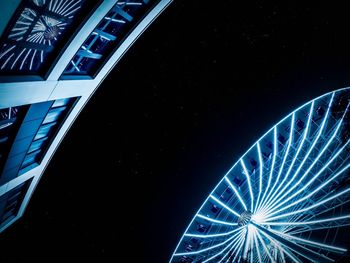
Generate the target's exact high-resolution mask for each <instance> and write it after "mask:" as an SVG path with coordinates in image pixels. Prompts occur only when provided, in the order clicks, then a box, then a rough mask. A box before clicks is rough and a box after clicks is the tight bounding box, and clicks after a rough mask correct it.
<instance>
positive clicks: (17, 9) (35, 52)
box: [0, 0, 171, 232]
mask: <svg viewBox="0 0 350 263" xmlns="http://www.w3.org/2000/svg"><path fill="white" fill-rule="evenodd" d="M170 2H171V0H132V1H131V0H123V1H121V0H100V1H99V0H95V1H90V0H89V1H88V0H22V1H21V0H11V1H6V0H5V1H1V2H0V10H1V13H2V19H1V22H0V34H1V39H0V232H1V231H3V230H4V229H6V228H7V227H8V226H9V225H11V224H12V223H13V222H14V221H16V220H17V219H18V218H19V217H21V215H22V214H23V212H24V210H25V208H26V206H27V204H28V201H29V199H30V197H31V195H32V193H33V191H34V189H35V187H36V185H37V183H38V181H39V179H40V177H41V176H42V174H43V171H44V170H45V167H46V166H47V164H48V162H49V161H50V159H51V157H52V155H53V153H54V152H55V150H56V148H57V147H58V145H59V143H60V141H61V140H62V138H63V137H64V135H65V133H66V132H67V130H68V129H69V127H70V126H71V125H72V123H73V121H74V119H75V118H76V117H77V115H78V114H79V112H80V111H81V109H82V108H83V106H84V105H85V104H86V102H87V101H88V100H89V98H90V96H91V95H92V94H93V93H94V91H95V90H96V89H97V87H98V86H99V84H100V83H101V82H102V81H103V79H104V78H105V77H106V75H107V74H108V73H109V71H110V70H111V69H112V68H113V66H114V65H115V64H116V63H117V62H118V61H119V59H120V58H121V57H122V56H123V54H124V53H125V52H126V51H127V50H128V48H129V47H130V46H131V45H132V44H133V43H134V41H135V40H136V39H137V38H138V37H139V36H140V34H142V32H143V31H144V30H145V29H146V28H147V27H148V26H149V25H150V24H151V22H152V21H153V20H154V19H155V18H156V17H157V16H158V15H159V14H160V13H161V12H162V11H163V10H164V9H165V8H166V7H167V5H168V4H169V3H170ZM115 88H118V87H115Z"/></svg>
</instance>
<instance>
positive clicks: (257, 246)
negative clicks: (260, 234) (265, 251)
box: [253, 235, 263, 263]
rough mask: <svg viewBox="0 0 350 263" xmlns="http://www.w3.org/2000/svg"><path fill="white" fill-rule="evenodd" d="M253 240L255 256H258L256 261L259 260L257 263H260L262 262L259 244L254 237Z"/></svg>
mask: <svg viewBox="0 0 350 263" xmlns="http://www.w3.org/2000/svg"><path fill="white" fill-rule="evenodd" d="M253 239H254V244H255V248H256V251H257V255H258V260H259V261H258V262H259V263H260V262H263V261H262V260H261V254H260V248H259V242H258V239H257V237H256V235H254V237H253Z"/></svg>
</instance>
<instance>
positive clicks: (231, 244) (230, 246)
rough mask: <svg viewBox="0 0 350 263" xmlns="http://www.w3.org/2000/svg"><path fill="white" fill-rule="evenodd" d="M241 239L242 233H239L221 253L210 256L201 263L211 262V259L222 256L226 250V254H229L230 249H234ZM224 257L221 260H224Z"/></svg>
mask: <svg viewBox="0 0 350 263" xmlns="http://www.w3.org/2000/svg"><path fill="white" fill-rule="evenodd" d="M241 238H242V233H240V234H239V235H237V236H236V237H235V238H234V239H233V240H232V242H230V243H229V244H228V245H227V246H226V247H225V248H224V249H222V250H221V251H219V252H217V253H215V254H214V255H211V257H210V258H208V259H206V260H204V261H203V262H202V263H206V262H210V261H211V260H213V259H215V258H217V257H219V256H220V255H222V254H223V253H225V252H226V251H227V250H228V252H227V253H229V252H230V250H231V249H232V247H236V246H238V245H239V241H240V239H241ZM225 256H226V255H224V256H223V258H225Z"/></svg>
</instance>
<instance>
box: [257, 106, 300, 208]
mask: <svg viewBox="0 0 350 263" xmlns="http://www.w3.org/2000/svg"><path fill="white" fill-rule="evenodd" d="M294 122H295V113H294V112H293V113H292V117H291V124H290V132H289V139H288V145H287V149H286V151H285V153H284V156H283V160H282V163H281V165H280V169H279V172H278V175H277V179H276V181H275V184H274V185H273V187H272V190H271V192H270V194H269V195H268V196H267V198H266V201H265V202H264V203H263V204H262V205H261V206H264V205H265V204H268V203H269V201H270V200H271V199H272V198H273V197H274V196H275V195H276V194H277V193H278V190H279V189H280V188H281V187H282V186H283V184H284V182H285V180H286V179H287V177H284V179H283V180H282V182H281V183H280V184H278V182H279V179H280V177H281V174H282V171H283V168H284V165H285V163H286V160H287V157H288V154H289V150H290V146H291V144H292V141H293V133H294ZM276 186H277V189H275V187H276Z"/></svg>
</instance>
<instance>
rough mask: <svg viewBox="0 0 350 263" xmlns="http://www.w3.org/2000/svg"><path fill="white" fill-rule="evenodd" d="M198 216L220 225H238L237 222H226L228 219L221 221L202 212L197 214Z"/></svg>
mask: <svg viewBox="0 0 350 263" xmlns="http://www.w3.org/2000/svg"><path fill="white" fill-rule="evenodd" d="M196 216H198V217H200V218H203V219H205V220H208V221H210V222H213V223H216V224H220V225H228V226H237V225H238V224H237V223H230V222H226V221H221V220H217V219H213V218H210V217H207V216H203V215H201V214H197V215H196Z"/></svg>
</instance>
